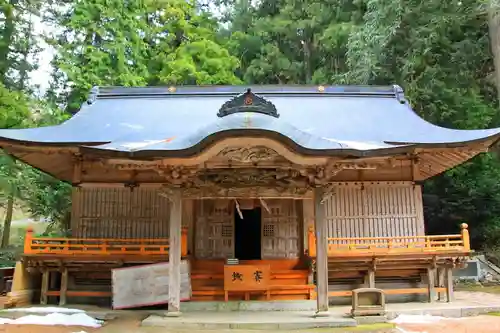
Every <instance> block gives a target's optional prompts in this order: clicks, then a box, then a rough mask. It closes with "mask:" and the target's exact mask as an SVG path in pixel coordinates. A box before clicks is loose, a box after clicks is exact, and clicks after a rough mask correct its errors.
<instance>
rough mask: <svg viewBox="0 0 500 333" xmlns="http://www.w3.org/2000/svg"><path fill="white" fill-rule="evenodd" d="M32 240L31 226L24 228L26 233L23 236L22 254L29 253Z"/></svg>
mask: <svg viewBox="0 0 500 333" xmlns="http://www.w3.org/2000/svg"><path fill="white" fill-rule="evenodd" d="M32 241H33V228H32V227H31V226H30V227H27V228H26V235H25V236H24V254H30V253H31V243H32Z"/></svg>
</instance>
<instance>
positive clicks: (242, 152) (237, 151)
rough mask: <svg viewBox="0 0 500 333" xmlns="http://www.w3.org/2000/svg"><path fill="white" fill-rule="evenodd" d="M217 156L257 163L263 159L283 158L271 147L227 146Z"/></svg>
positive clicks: (228, 159) (234, 160) (232, 160)
mask: <svg viewBox="0 0 500 333" xmlns="http://www.w3.org/2000/svg"><path fill="white" fill-rule="evenodd" d="M217 157H219V158H222V159H225V160H227V161H229V162H239V163H252V164H255V163H258V162H263V161H273V160H275V161H277V160H283V157H281V156H280V155H279V154H278V153H277V152H276V151H274V150H273V149H271V148H267V147H263V146H257V147H228V148H226V149H224V150H222V151H221V152H220V153H219V154H217Z"/></svg>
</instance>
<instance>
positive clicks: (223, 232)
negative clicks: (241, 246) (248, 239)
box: [221, 225, 233, 237]
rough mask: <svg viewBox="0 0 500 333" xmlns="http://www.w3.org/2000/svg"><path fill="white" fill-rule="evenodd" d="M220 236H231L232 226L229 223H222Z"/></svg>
mask: <svg viewBox="0 0 500 333" xmlns="http://www.w3.org/2000/svg"><path fill="white" fill-rule="evenodd" d="M221 236H222V237H233V227H232V226H230V225H223V226H222V230H221Z"/></svg>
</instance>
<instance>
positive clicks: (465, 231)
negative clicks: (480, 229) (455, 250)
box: [460, 223, 470, 251]
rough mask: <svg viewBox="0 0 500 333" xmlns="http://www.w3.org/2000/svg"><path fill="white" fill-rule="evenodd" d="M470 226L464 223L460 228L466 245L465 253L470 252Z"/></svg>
mask: <svg viewBox="0 0 500 333" xmlns="http://www.w3.org/2000/svg"><path fill="white" fill-rule="evenodd" d="M468 227H469V226H468V225H467V223H462V224H461V225H460V228H461V229H462V232H461V234H462V242H463V244H464V250H465V251H470V236H469V230H468V229H467V228H468Z"/></svg>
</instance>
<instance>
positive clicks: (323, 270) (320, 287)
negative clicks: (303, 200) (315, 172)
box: [314, 188, 328, 314]
mask: <svg viewBox="0 0 500 333" xmlns="http://www.w3.org/2000/svg"><path fill="white" fill-rule="evenodd" d="M322 199H323V189H322V188H316V189H315V190H314V210H315V212H314V213H315V214H314V215H315V218H314V229H315V230H316V288H317V292H318V297H317V313H318V314H321V313H323V314H326V313H327V312H328V240H327V237H328V235H327V231H328V229H327V225H326V223H327V222H326V219H325V209H324V207H323V205H322V203H321V201H322Z"/></svg>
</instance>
